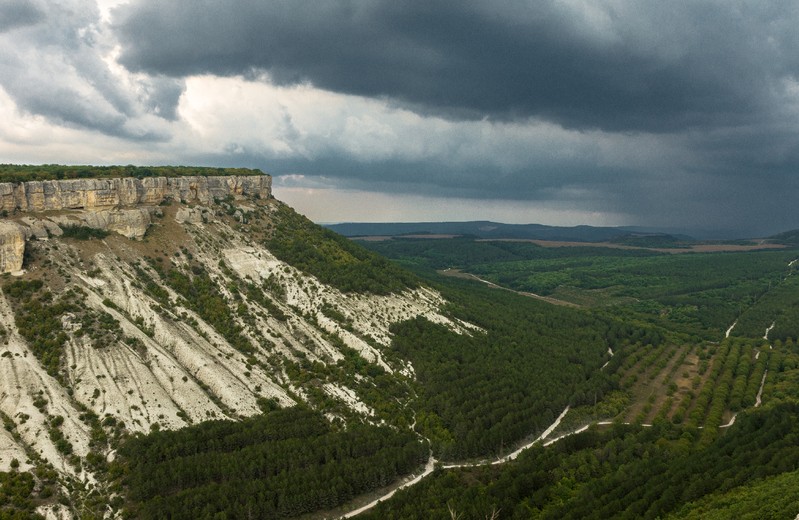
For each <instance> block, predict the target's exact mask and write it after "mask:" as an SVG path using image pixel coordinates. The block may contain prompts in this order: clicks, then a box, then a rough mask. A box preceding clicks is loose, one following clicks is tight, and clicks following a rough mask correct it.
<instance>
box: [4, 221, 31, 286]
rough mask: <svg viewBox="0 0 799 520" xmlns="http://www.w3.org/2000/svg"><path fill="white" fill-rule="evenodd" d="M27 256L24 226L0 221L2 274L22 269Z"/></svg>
mask: <svg viewBox="0 0 799 520" xmlns="http://www.w3.org/2000/svg"><path fill="white" fill-rule="evenodd" d="M24 254H25V233H24V231H23V228H22V226H20V225H19V224H15V223H14V222H6V221H2V220H0V273H12V272H14V271H19V270H20V269H22V257H23V255H24Z"/></svg>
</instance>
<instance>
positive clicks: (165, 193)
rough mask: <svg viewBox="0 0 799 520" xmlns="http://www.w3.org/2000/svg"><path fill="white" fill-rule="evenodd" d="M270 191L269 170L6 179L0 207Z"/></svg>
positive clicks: (206, 198)
mask: <svg viewBox="0 0 799 520" xmlns="http://www.w3.org/2000/svg"><path fill="white" fill-rule="evenodd" d="M271 193H272V177H270V176H269V175H252V176H219V177H145V178H142V179H138V178H132V177H129V178H121V179H70V180H61V181H57V180H53V181H29V182H22V183H19V184H13V183H10V182H1V183H0V210H5V211H7V212H12V211H15V210H16V211H26V212H37V211H51V210H63V209H88V210H95V209H110V208H118V207H125V206H138V205H140V204H145V205H158V204H160V203H162V202H164V201H167V200H177V201H181V202H190V203H191V202H197V203H204V204H208V203H211V202H213V201H214V199H223V198H225V197H227V196H234V197H236V196H242V195H250V196H255V195H258V196H260V197H269V196H270V195H271Z"/></svg>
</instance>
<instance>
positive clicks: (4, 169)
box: [0, 164, 263, 182]
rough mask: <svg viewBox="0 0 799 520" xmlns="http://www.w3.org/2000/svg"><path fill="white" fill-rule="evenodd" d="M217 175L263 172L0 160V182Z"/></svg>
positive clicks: (189, 167)
mask: <svg viewBox="0 0 799 520" xmlns="http://www.w3.org/2000/svg"><path fill="white" fill-rule="evenodd" d="M217 175H263V172H262V171H261V170H254V169H249V168H209V167H206V168H204V167H201V166H130V165H129V166H65V165H62V164H41V165H28V164H0V182H27V181H46V180H61V179H113V178H119V177H136V178H144V177H187V176H188V177H194V176H196V177H209V176H217Z"/></svg>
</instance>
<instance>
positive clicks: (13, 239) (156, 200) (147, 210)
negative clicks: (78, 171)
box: [0, 175, 272, 273]
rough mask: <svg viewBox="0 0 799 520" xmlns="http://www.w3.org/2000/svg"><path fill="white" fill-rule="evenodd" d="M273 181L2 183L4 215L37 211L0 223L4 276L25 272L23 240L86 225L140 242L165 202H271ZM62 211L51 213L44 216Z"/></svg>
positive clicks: (220, 178) (262, 177)
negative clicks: (246, 199) (242, 199)
mask: <svg viewBox="0 0 799 520" xmlns="http://www.w3.org/2000/svg"><path fill="white" fill-rule="evenodd" d="M271 193H272V177H270V176H269V175H253V176H218V177H149V178H143V179H138V178H120V179H71V180H62V181H55V180H54V181H31V182H23V183H19V184H13V183H10V182H2V183H0V211H4V212H5V213H6V214H11V215H12V218H13V215H14V214H16V213H19V212H23V213H38V214H37V215H36V216H35V217H33V216H27V217H22V218H20V219H17V220H18V222H13V221H10V220H0V273H10V272H15V271H19V270H21V269H22V260H23V255H24V252H25V241H26V240H27V239H29V238H31V237H35V238H37V239H46V238H48V237H49V236H54V235H55V236H57V235H60V234H61V228H62V227H64V226H87V227H90V228H94V229H101V230H104V231H111V232H116V233H119V234H120V235H123V236H126V237H128V238H141V237H143V236H144V234H145V233H146V232H147V229H148V228H149V227H150V224H151V223H152V218H153V215H155V214H157V213H158V211H159V210H158V205H159V204H161V203H163V202H167V201H170V200H172V201H179V202H184V203H190V204H194V203H196V204H211V203H213V202H214V200H218V199H225V198H227V197H230V196H232V197H234V198H239V197H242V196H249V197H259V198H263V199H268V198H269V197H270V196H271ZM54 211H58V212H64V211H66V213H61V214H58V215H48V214H47V213H46V212H54Z"/></svg>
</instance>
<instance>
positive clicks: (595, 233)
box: [325, 220, 693, 242]
mask: <svg viewBox="0 0 799 520" xmlns="http://www.w3.org/2000/svg"><path fill="white" fill-rule="evenodd" d="M325 227H327V228H328V229H330V230H332V231H335V232H336V233H339V234H341V235H344V236H348V237H359V236H377V235H380V236H383V235H385V236H394V237H396V236H401V235H410V234H435V235H466V236H472V237H477V238H494V239H526V240H557V241H570V242H604V241H611V240H619V239H625V240H626V239H630V238H631V237H647V236H654V237H659V238H662V239H669V240H674V241H676V240H693V239H692V238H691V237H688V236H685V235H682V236H672V235H668V234H665V233H661V232H658V231H646V230H644V229H642V228H640V227H599V226H586V225H582V226H572V227H563V226H546V225H543V224H502V223H499V222H491V221H487V220H478V221H472V222H389V223H343V224H330V225H327V226H325Z"/></svg>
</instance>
